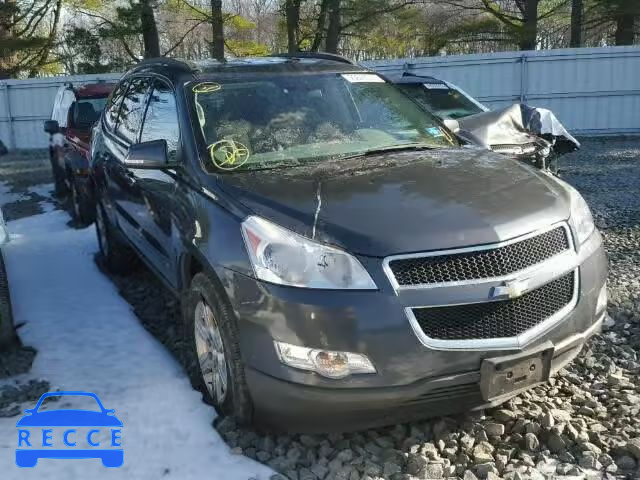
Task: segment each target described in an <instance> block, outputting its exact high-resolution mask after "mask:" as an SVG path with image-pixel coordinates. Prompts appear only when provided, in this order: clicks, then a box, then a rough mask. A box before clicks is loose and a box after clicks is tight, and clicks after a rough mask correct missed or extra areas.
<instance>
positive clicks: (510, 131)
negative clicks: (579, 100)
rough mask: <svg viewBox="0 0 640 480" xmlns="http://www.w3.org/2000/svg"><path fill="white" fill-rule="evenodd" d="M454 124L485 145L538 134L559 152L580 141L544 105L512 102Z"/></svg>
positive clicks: (574, 147) (525, 141)
mask: <svg viewBox="0 0 640 480" xmlns="http://www.w3.org/2000/svg"><path fill="white" fill-rule="evenodd" d="M458 124H459V125H460V129H461V130H463V131H465V132H469V133H471V134H472V135H473V136H474V137H475V138H477V139H478V140H480V141H481V142H482V143H483V144H484V145H487V146H493V145H524V144H529V143H533V142H536V141H537V140H538V139H539V138H542V139H544V140H547V141H549V142H550V143H552V144H554V149H555V151H556V153H559V154H563V153H567V152H571V151H573V150H577V149H578V148H580V142H578V141H577V140H576V139H575V138H574V137H573V136H572V135H571V134H570V133H569V132H568V131H567V130H566V129H565V128H564V126H563V125H562V124H561V123H560V121H559V120H558V119H557V118H556V116H555V115H554V114H553V112H551V111H550V110H547V109H546V108H536V107H530V106H528V105H524V104H519V103H516V104H513V105H510V106H509V107H505V108H503V109H500V110H492V111H489V112H483V113H477V114H475V115H471V116H468V117H464V118H460V119H458Z"/></svg>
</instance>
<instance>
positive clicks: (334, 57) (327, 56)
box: [269, 52, 356, 65]
mask: <svg viewBox="0 0 640 480" xmlns="http://www.w3.org/2000/svg"><path fill="white" fill-rule="evenodd" d="M269 56H270V57H278V58H290V59H291V60H296V59H299V60H302V59H309V58H310V59H314V58H315V59H318V60H330V61H333V62H340V63H348V64H349V65H355V64H356V63H355V62H353V61H351V60H349V59H348V58H346V57H343V56H342V55H338V54H336V53H326V52H296V53H272V54H271V55H269Z"/></svg>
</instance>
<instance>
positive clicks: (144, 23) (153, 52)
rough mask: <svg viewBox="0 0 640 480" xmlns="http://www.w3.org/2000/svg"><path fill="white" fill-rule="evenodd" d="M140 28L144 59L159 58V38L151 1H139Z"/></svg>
mask: <svg viewBox="0 0 640 480" xmlns="http://www.w3.org/2000/svg"><path fill="white" fill-rule="evenodd" d="M140 27H141V30H142V42H143V44H144V58H154V57H160V56H161V54H160V37H159V35H158V26H157V25H156V17H155V14H154V13H153V7H152V6H151V0H140Z"/></svg>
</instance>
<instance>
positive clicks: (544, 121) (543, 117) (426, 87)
mask: <svg viewBox="0 0 640 480" xmlns="http://www.w3.org/2000/svg"><path fill="white" fill-rule="evenodd" d="M391 81H392V82H393V83H394V84H396V85H397V86H398V88H400V89H401V90H402V91H403V92H405V93H406V94H407V95H409V96H410V97H411V98H413V99H414V100H415V101H416V102H418V103H419V104H420V105H421V106H423V107H424V108H426V109H427V110H429V111H430V112H432V113H433V114H434V115H436V116H438V118H440V119H442V120H443V121H452V120H455V122H453V123H452V124H451V125H454V124H455V127H454V130H455V131H456V134H457V135H458V136H459V137H460V138H462V139H463V140H465V141H467V142H469V143H471V144H475V145H478V146H481V147H484V148H488V149H490V150H493V151H494V152H497V153H501V154H504V155H509V156H512V157H514V158H517V159H520V160H524V161H526V162H528V163H532V164H533V165H535V166H537V167H538V168H548V167H549V165H550V163H551V162H552V160H553V159H554V158H555V157H557V156H559V155H563V154H565V153H568V152H572V151H574V150H576V149H578V148H579V147H580V143H579V142H578V141H577V140H576V139H575V138H574V137H573V136H572V135H571V134H570V133H569V132H567V130H566V129H565V128H564V127H563V126H562V124H561V123H560V121H559V120H558V119H557V118H556V116H555V115H554V114H553V112H551V111H550V110H547V109H545V108H536V107H531V106H528V105H524V104H519V103H517V104H513V105H510V106H508V107H504V108H501V109H498V110H489V109H487V107H485V106H484V105H482V104H481V103H480V102H478V101H477V100H475V99H474V98H473V97H471V96H470V95H469V94H468V93H466V92H464V91H463V90H462V89H460V88H459V87H457V86H456V85H453V84H451V83H449V82H445V81H443V80H439V79H436V78H433V77H428V76H421V75H414V74H411V73H407V72H405V73H403V74H402V75H401V76H399V77H398V76H395V77H391Z"/></svg>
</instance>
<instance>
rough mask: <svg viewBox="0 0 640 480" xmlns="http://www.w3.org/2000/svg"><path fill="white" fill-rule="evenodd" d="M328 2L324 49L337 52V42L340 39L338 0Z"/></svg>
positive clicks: (340, 27)
mask: <svg viewBox="0 0 640 480" xmlns="http://www.w3.org/2000/svg"><path fill="white" fill-rule="evenodd" d="M328 2H329V6H328V9H329V25H328V26H327V41H326V43H325V51H326V52H328V53H338V42H339V41H340V31H341V29H342V26H341V25H340V0H328Z"/></svg>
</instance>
